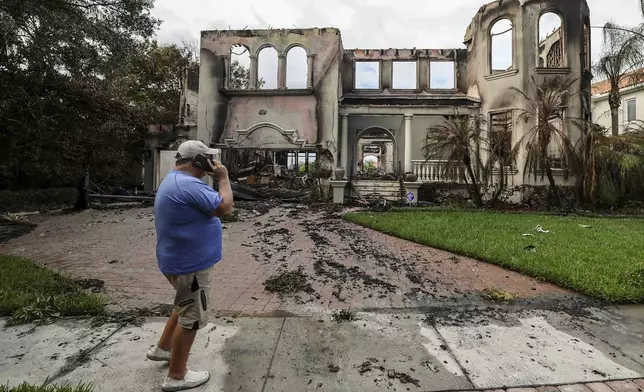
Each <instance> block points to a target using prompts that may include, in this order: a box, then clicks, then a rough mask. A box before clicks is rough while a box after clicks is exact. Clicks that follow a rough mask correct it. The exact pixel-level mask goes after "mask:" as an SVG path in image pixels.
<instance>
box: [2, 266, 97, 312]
mask: <svg viewBox="0 0 644 392" xmlns="http://www.w3.org/2000/svg"><path fill="white" fill-rule="evenodd" d="M104 309H105V300H104V298H103V297H102V296H100V295H97V294H88V293H86V292H84V291H83V290H82V289H81V288H80V287H79V286H78V285H76V284H75V283H74V281H72V280H71V279H68V278H65V277H63V276H61V275H59V274H57V273H55V272H53V271H51V270H49V269H47V268H43V267H40V266H37V265H36V264H34V263H33V262H31V261H29V260H26V259H23V258H20V257H14V256H8V255H0V316H9V317H10V319H9V323H10V324H21V323H27V322H32V321H36V322H43V321H47V320H49V319H51V318H53V317H65V316H87V315H99V314H102V313H103V312H104Z"/></svg>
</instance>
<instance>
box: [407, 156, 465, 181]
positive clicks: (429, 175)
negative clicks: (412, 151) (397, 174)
mask: <svg viewBox="0 0 644 392" xmlns="http://www.w3.org/2000/svg"><path fill="white" fill-rule="evenodd" d="M411 163H412V170H413V173H414V174H415V175H416V176H418V181H422V182H451V183H463V180H462V176H460V175H459V173H458V170H456V169H454V168H452V169H450V170H448V171H447V172H446V171H445V169H446V167H447V161H444V160H429V161H425V160H421V161H411Z"/></svg>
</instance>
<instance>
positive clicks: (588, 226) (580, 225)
mask: <svg viewBox="0 0 644 392" xmlns="http://www.w3.org/2000/svg"><path fill="white" fill-rule="evenodd" d="M579 227H581V228H583V229H592V228H593V227H592V226H590V225H582V224H579Z"/></svg>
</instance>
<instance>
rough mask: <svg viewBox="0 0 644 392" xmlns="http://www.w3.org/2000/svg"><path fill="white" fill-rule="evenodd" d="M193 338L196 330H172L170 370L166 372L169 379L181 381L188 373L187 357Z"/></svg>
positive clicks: (180, 328) (181, 328)
mask: <svg viewBox="0 0 644 392" xmlns="http://www.w3.org/2000/svg"><path fill="white" fill-rule="evenodd" d="M166 327H167V326H166ZM164 332H165V331H164ZM195 336H197V331H196V330H189V329H185V328H183V327H179V328H175V329H174V337H173V339H172V355H171V357H170V370H169V371H168V377H169V378H172V379H175V380H182V379H183V378H184V377H185V375H186V373H187V372H188V367H187V365H188V356H189V355H190V348H191V347H192V343H193V342H194V340H195Z"/></svg>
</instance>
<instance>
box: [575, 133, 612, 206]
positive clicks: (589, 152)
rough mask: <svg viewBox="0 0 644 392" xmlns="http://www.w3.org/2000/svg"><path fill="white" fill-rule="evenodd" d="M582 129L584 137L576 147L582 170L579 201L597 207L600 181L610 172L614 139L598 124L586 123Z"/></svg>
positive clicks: (579, 179) (579, 182)
mask: <svg viewBox="0 0 644 392" xmlns="http://www.w3.org/2000/svg"><path fill="white" fill-rule="evenodd" d="M581 128H582V130H583V131H582V135H581V137H580V138H579V139H578V140H577V144H576V146H575V150H576V152H577V160H578V163H579V168H580V170H579V175H578V177H577V186H578V190H579V199H580V200H581V201H583V202H585V203H590V204H591V205H593V206H596V205H597V203H598V201H599V186H600V182H601V181H600V180H601V178H602V177H603V176H604V175H605V173H608V172H609V165H608V164H609V162H611V159H610V157H611V153H612V149H611V147H612V145H613V140H612V139H613V138H611V136H610V135H609V134H608V130H607V129H606V128H605V127H602V126H601V125H598V124H594V123H586V124H583V125H582V126H581Z"/></svg>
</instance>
